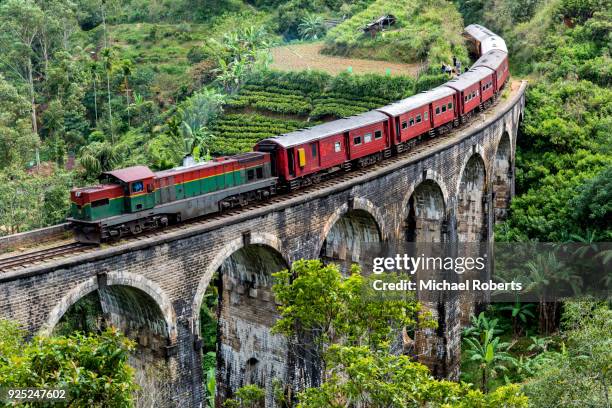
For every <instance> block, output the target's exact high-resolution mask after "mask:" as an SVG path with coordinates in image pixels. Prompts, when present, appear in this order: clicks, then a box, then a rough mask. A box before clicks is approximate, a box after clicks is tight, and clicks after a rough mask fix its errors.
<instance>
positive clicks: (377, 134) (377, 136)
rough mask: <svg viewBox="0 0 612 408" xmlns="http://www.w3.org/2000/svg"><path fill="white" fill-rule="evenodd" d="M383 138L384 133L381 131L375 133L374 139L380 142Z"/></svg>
mask: <svg viewBox="0 0 612 408" xmlns="http://www.w3.org/2000/svg"><path fill="white" fill-rule="evenodd" d="M381 137H382V132H381V131H380V130H377V131H376V132H374V139H376V140H378V139H380V138H381Z"/></svg>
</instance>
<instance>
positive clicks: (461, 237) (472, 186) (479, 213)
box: [456, 153, 488, 325]
mask: <svg viewBox="0 0 612 408" xmlns="http://www.w3.org/2000/svg"><path fill="white" fill-rule="evenodd" d="M486 179H487V177H486V167H485V163H484V160H483V158H482V156H481V155H480V154H478V153H474V154H472V155H470V156H469V158H468V160H467V162H466V163H465V165H464V167H463V168H462V171H461V173H459V184H458V186H457V211H456V215H457V241H458V245H457V252H458V254H457V255H458V256H461V257H466V258H473V259H474V258H477V257H480V256H483V252H484V248H483V245H482V243H486V242H487V239H488V222H487V220H488V215H487V205H486V197H487V195H486V194H487V187H486V186H487V181H486ZM481 273H482V272H481V271H478V270H469V271H465V272H464V273H463V274H461V275H460V276H458V277H457V278H458V279H459V280H460V281H462V282H465V281H469V280H475V279H483V278H485V276H482V275H481ZM483 304H484V300H483V299H481V298H480V295H479V294H477V293H475V292H474V291H464V292H460V293H459V306H460V308H459V315H460V316H459V317H460V319H461V323H462V324H463V325H468V324H469V322H470V316H471V315H472V314H474V313H475V311H476V310H477V309H479V308H480V307H481V305H483Z"/></svg>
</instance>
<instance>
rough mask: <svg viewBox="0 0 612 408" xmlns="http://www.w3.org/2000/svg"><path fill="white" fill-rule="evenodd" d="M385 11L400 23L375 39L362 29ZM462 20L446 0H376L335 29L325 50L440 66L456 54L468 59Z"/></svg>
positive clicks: (352, 55) (465, 62) (333, 52)
mask: <svg viewBox="0 0 612 408" xmlns="http://www.w3.org/2000/svg"><path fill="white" fill-rule="evenodd" d="M385 14H393V15H394V16H395V17H396V19H397V22H396V24H395V25H394V26H392V27H391V28H390V29H389V30H387V31H384V32H382V33H378V35H376V36H375V37H374V38H372V37H371V36H370V35H369V34H366V33H363V31H362V28H363V27H364V26H365V25H366V24H368V23H370V22H372V21H374V20H375V19H377V18H378V17H380V16H383V15H385ZM462 31H463V20H462V18H461V15H460V14H459V12H458V10H457V9H456V7H455V6H454V5H453V4H452V3H449V2H447V1H444V0H417V1H410V0H399V1H398V0H377V1H375V2H374V3H372V5H370V6H369V7H368V8H367V9H365V10H363V11H362V12H360V13H357V14H356V15H354V16H353V17H351V18H350V19H348V20H346V21H344V22H343V23H342V24H339V25H338V26H336V27H334V28H332V29H331V30H330V31H329V32H328V34H327V38H326V42H325V47H324V49H323V51H324V52H326V53H329V54H333V55H344V56H351V57H354V58H370V59H380V60H386V61H397V62H404V63H419V62H427V63H428V64H429V66H430V67H433V69H437V67H438V66H439V65H440V64H441V63H442V62H446V63H450V62H451V61H452V56H453V55H456V56H457V57H458V58H459V59H460V60H461V61H462V63H463V64H467V63H468V61H469V58H468V53H467V50H466V48H465V45H464V41H463V38H462V36H461V32H462Z"/></svg>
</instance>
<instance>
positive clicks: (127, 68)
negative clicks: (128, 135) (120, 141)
mask: <svg viewBox="0 0 612 408" xmlns="http://www.w3.org/2000/svg"><path fill="white" fill-rule="evenodd" d="M133 67H134V64H132V61H130V60H123V61H122V62H121V72H122V73H123V87H124V88H125V104H126V106H127V120H128V127H129V126H130V87H129V83H128V78H129V77H130V75H132V68H133Z"/></svg>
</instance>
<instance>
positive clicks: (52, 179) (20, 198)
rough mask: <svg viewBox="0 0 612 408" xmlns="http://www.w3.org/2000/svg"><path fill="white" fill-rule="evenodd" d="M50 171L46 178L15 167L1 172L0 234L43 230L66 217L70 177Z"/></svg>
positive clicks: (56, 171) (56, 170)
mask: <svg viewBox="0 0 612 408" xmlns="http://www.w3.org/2000/svg"><path fill="white" fill-rule="evenodd" d="M51 169H52V170H53V174H51V175H49V176H45V175H35V174H30V173H28V172H25V171H23V170H22V169H21V168H19V167H16V166H13V167H9V168H6V169H4V170H2V171H0V235H8V234H14V233H18V232H23V231H27V230H30V229H35V228H42V227H44V226H46V225H52V224H56V223H58V222H60V221H62V220H63V219H64V218H65V216H66V213H67V211H68V208H69V194H68V191H69V190H70V188H71V187H72V183H73V181H72V176H71V175H70V174H67V173H64V172H63V171H60V170H59V169H56V168H54V167H51Z"/></svg>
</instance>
